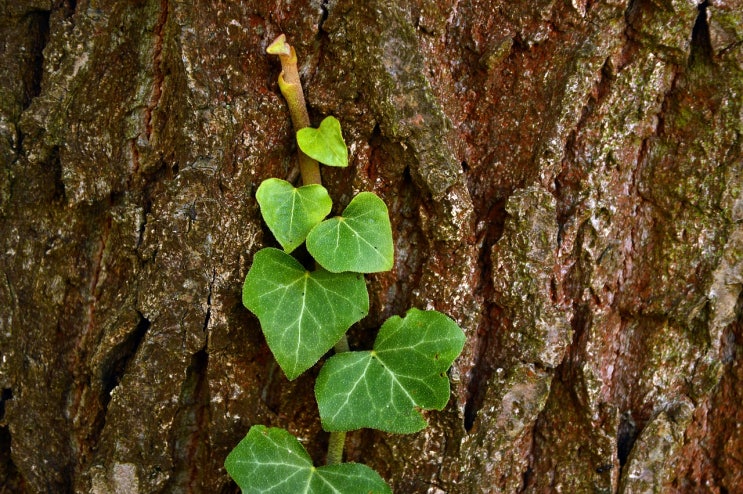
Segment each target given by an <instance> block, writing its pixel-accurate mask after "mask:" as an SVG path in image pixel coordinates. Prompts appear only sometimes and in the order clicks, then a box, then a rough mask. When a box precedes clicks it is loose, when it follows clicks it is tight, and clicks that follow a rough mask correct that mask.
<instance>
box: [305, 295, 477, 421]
mask: <svg viewBox="0 0 743 494" xmlns="http://www.w3.org/2000/svg"><path fill="white" fill-rule="evenodd" d="M463 347H464V333H463V332H462V330H461V329H460V328H459V326H457V324H456V323H455V322H454V321H453V320H451V319H449V318H448V317H447V316H445V315H444V314H442V313H440V312H436V311H421V310H418V309H410V310H409V311H408V312H407V314H406V315H405V318H404V319H401V318H400V317H398V316H394V317H391V318H390V319H388V320H387V321H385V323H384V324H383V325H382V327H381V328H380V329H379V334H378V335H377V339H376V341H375V342H374V350H372V351H367V352H345V353H340V354H337V355H334V356H333V357H331V358H330V359H328V361H327V362H325V365H323V368H322V370H321V371H320V374H319V375H318V377H317V382H316V383H315V398H316V399H317V404H318V407H319V409H320V419H321V421H322V426H323V428H324V429H325V430H327V431H331V432H338V431H350V430H355V429H361V428H364V427H369V428H373V429H379V430H383V431H387V432H394V433H398V434H407V433H412V432H417V431H419V430H421V429H423V428H424V427H426V420H425V419H424V418H423V416H422V415H421V413H420V412H419V411H418V410H419V409H424V410H425V409H428V410H441V409H443V408H444V407H445V406H446V403H447V402H448V401H449V378H448V377H447V376H446V371H447V370H448V369H449V367H450V366H451V364H452V362H454V359H455V358H457V356H458V355H459V353H460V352H461V351H462V348H463Z"/></svg>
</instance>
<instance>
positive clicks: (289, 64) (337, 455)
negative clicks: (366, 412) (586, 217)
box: [266, 34, 349, 465]
mask: <svg viewBox="0 0 743 494" xmlns="http://www.w3.org/2000/svg"><path fill="white" fill-rule="evenodd" d="M266 52H268V53H269V54H271V55H278V56H279V60H281V73H280V74H279V89H280V90H281V94H282V95H283V96H284V99H285V100H286V103H287V105H289V114H290V115H291V118H292V125H294V132H297V131H299V129H303V128H305V127H309V125H310V116H309V114H308V113H307V103H306V102H305V100H304V92H303V91H302V82H301V81H300V80H299V71H298V69H297V53H296V52H295V51H294V47H293V46H291V45H289V43H287V42H286V36H285V35H283V34H281V35H279V37H278V38H276V39H275V40H274V42H273V43H271V44H270V45H269V46H268V48H266ZM297 152H298V153H299V173H300V174H301V175H302V184H304V185H310V184H318V185H322V177H321V176H320V165H319V164H318V163H317V161H316V160H314V159H312V158H310V157H309V156H307V155H306V154H304V153H303V152H302V150H301V149H297ZM334 348H335V353H342V352H347V351H348V350H349V348H348V338H347V337H346V335H345V334H344V335H343V336H342V337H341V339H340V340H339V341H338V343H336V344H335V347H334ZM345 444H346V433H345V432H331V433H330V438H329V439H328V455H327V459H326V463H327V464H328V465H335V464H337V463H342V462H343V448H344V446H345Z"/></svg>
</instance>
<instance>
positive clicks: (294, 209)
mask: <svg viewBox="0 0 743 494" xmlns="http://www.w3.org/2000/svg"><path fill="white" fill-rule="evenodd" d="M255 197H256V199H257V200H258V204H260V206H261V214H262V215H263V219H264V220H265V221H266V224H267V225H268V228H270V229H271V232H272V233H273V234H274V236H275V237H276V240H278V241H279V243H280V244H281V246H282V247H283V248H284V250H285V251H286V252H291V251H293V250H294V249H296V248H297V247H299V246H300V245H302V242H304V239H305V238H306V237H307V234H308V233H309V232H310V230H312V228H314V227H315V226H316V225H317V224H319V223H320V222H321V221H322V220H323V218H325V217H326V216H327V215H328V214H330V209H331V208H332V206H333V201H332V200H331V199H330V196H329V195H328V191H327V190H325V187H323V186H322V185H316V184H313V185H305V186H303V187H299V188H296V187H294V186H293V185H292V184H290V183H289V182H287V181H286V180H280V179H278V178H269V179H268V180H264V181H263V182H262V183H261V185H260V187H258V191H257V192H256V194H255Z"/></svg>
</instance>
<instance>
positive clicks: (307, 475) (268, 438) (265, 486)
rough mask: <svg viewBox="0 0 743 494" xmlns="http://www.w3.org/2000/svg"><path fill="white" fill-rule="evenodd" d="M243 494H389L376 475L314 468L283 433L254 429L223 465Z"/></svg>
mask: <svg viewBox="0 0 743 494" xmlns="http://www.w3.org/2000/svg"><path fill="white" fill-rule="evenodd" d="M224 467H225V468H226V469H227V473H229V474H230V477H232V478H233V479H234V480H235V482H237V485H238V486H240V489H242V492H243V494H253V493H255V494H263V493H272V494H296V493H307V494H340V493H342V494H373V493H379V494H392V490H391V489H390V487H389V486H388V485H387V484H386V483H385V481H384V480H382V477H380V476H379V474H378V473H377V472H375V471H374V470H372V469H371V468H369V467H368V466H366V465H362V464H360V463H341V464H338V465H328V466H323V467H318V468H315V467H314V466H313V465H312V459H311V458H310V455H309V454H307V451H306V450H305V449H304V447H303V446H302V445H301V444H300V442H299V441H298V440H297V439H296V438H295V437H294V436H292V435H291V434H289V433H288V432H287V431H285V430H284V429H278V428H275V427H272V428H267V427H265V426H263V425H255V426H253V427H251V428H250V430H249V431H248V435H247V436H245V438H244V439H243V440H242V441H240V443H239V444H238V445H237V446H236V447H235V449H233V450H232V451H231V452H230V454H229V455H227V459H226V460H225V462H224Z"/></svg>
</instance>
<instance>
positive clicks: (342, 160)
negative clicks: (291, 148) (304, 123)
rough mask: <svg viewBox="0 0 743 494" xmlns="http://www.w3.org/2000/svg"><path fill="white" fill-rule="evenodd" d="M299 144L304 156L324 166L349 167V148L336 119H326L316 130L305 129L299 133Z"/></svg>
mask: <svg viewBox="0 0 743 494" xmlns="http://www.w3.org/2000/svg"><path fill="white" fill-rule="evenodd" d="M297 144H299V149H301V150H302V152H304V154H306V155H307V156H309V157H310V158H314V159H316V160H317V161H319V162H320V163H322V164H324V165H328V166H340V167H346V166H348V148H346V142H345V141H344V140H343V134H341V124H340V122H339V121H338V119H336V118H335V117H332V116H331V117H325V119H324V120H323V121H322V122H320V126H319V127H318V128H316V129H315V128H312V127H305V128H304V129H300V130H299V131H297Z"/></svg>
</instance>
